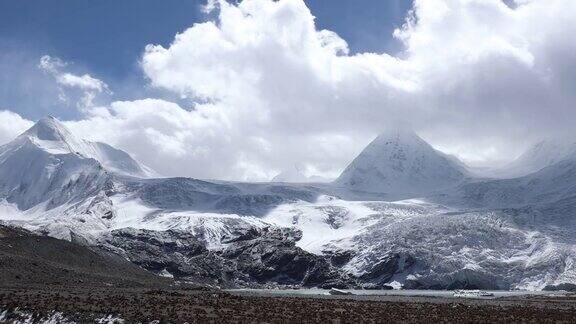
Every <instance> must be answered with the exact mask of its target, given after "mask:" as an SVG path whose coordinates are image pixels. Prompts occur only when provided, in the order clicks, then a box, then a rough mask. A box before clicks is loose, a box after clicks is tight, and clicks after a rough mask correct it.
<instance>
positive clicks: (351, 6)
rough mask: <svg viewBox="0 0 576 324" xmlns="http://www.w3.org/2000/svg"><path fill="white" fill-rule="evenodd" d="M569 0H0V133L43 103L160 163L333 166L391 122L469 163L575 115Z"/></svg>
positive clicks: (509, 150)
mask: <svg viewBox="0 0 576 324" xmlns="http://www.w3.org/2000/svg"><path fill="white" fill-rule="evenodd" d="M575 31H576V6H575V5H574V3H573V2H572V0H516V1H512V0H510V1H506V2H504V1H502V0H414V2H413V1H411V0H390V1H381V0H366V1H351V0H308V1H303V0H280V1H271V0H244V1H234V2H226V1H223V0H222V1H212V0H207V1H200V0H198V1H193V0H170V1H162V2H160V1H153V0H140V1H116V0H101V1H78V0H45V1H21V0H20V1H19V0H5V1H0V143H5V142H7V141H9V140H11V139H12V138H14V137H15V136H17V135H18V134H19V132H21V131H22V130H24V129H25V128H26V127H29V126H30V125H31V123H32V122H33V121H35V120H37V119H39V118H41V117H43V116H45V115H53V116H56V117H58V118H59V119H61V120H63V121H64V122H65V124H66V125H67V126H68V127H69V128H70V129H71V130H72V131H73V132H74V133H76V134H77V135H78V136H79V137H82V138H86V139H89V140H96V141H103V142H107V143H109V144H111V145H114V146H116V147H118V148H120V149H123V150H125V151H127V152H129V153H130V154H132V155H133V156H134V157H135V158H136V159H138V160H140V161H142V162H143V163H144V164H146V165H148V166H149V167H152V168H153V169H155V170H156V171H157V172H159V173H160V174H162V175H165V176H190V177H197V178H209V179H226V180H250V181H254V180H258V181H263V180H268V179H270V178H272V177H273V176H274V175H276V174H278V173H279V172H282V171H283V170H289V169H293V168H294V166H295V165H297V166H298V168H299V169H302V170H304V171H305V173H306V174H307V175H320V176H324V177H328V178H330V177H335V176H337V175H338V174H339V172H340V171H341V170H342V169H343V168H344V167H345V166H346V164H347V163H349V162H350V161H351V160H352V159H353V158H354V157H355V156H356V155H357V154H358V153H359V152H360V151H361V149H362V148H363V147H364V146H365V145H367V143H369V142H370V140H371V139H373V138H374V137H375V136H376V135H377V134H378V133H379V132H381V131H383V130H385V129H387V128H391V127H397V125H409V127H411V128H413V129H414V130H415V131H416V132H417V133H418V134H419V135H421V136H422V137H423V138H425V139H426V140H428V141H429V142H430V143H431V144H432V145H434V146H435V147H436V148H438V149H440V150H442V151H444V152H446V153H449V154H454V155H456V156H457V157H459V158H461V159H462V160H463V161H464V162H466V163H468V164H471V165H478V166H486V165H496V164H502V163H504V162H507V161H511V160H512V159H513V158H515V157H516V156H518V155H519V154H521V153H522V151H523V150H524V149H526V148H527V147H528V146H529V145H530V144H532V143H534V142H537V141H539V140H541V139H544V138H547V137H572V136H573V134H574V132H573V130H572V128H573V126H572V125H573V124H574V121H576V111H575V109H574V103H576V98H575V96H576V92H574V91H573V89H575V85H576V43H575V42H573V41H571V40H572V39H573V35H574V32H575Z"/></svg>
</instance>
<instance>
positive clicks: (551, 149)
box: [497, 139, 576, 178]
mask: <svg viewBox="0 0 576 324" xmlns="http://www.w3.org/2000/svg"><path fill="white" fill-rule="evenodd" d="M569 158H576V141H570V140H567V139H548V140H544V141H540V142H538V143H536V144H535V145H533V146H532V147H530V148H529V149H528V150H527V151H526V152H524V154H522V155H521V156H520V157H518V158H517V159H516V160H514V161H513V162H512V163H510V164H509V165H507V166H506V167H504V168H503V170H499V172H498V173H497V175H498V176H500V177H505V178H515V177H520V176H524V175H528V174H530V173H532V172H536V171H539V170H541V169H543V168H545V167H547V166H551V165H553V164H555V163H557V162H560V161H562V160H565V159H569Z"/></svg>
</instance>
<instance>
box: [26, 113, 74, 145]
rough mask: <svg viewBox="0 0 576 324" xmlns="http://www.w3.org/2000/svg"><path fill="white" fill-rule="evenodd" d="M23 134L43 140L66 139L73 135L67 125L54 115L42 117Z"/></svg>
mask: <svg viewBox="0 0 576 324" xmlns="http://www.w3.org/2000/svg"><path fill="white" fill-rule="evenodd" d="M23 135H24V136H28V137H35V138H37V139H39V140H43V141H66V140H67V139H69V138H72V137H73V135H72V134H71V133H70V131H69V130H68V129H67V128H66V126H64V124H62V122H60V121H59V120H58V119H56V118H55V117H53V116H46V117H44V118H42V119H40V120H39V121H38V122H36V124H34V125H33V126H32V127H31V128H30V129H28V130H27V131H26V132H24V134H23Z"/></svg>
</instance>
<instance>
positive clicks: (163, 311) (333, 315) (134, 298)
mask: <svg viewBox="0 0 576 324" xmlns="http://www.w3.org/2000/svg"><path fill="white" fill-rule="evenodd" d="M575 305H576V300H574V299H569V298H568V299H567V298H564V299H558V300H541V299H535V300H522V301H519V300H516V301H513V303H510V304H507V303H502V302H499V301H492V302H486V303H482V304H478V303H475V302H473V301H466V300H465V301H461V300H452V301H446V300H443V301H438V300H436V301H434V300H426V299H415V300H413V301H409V302H406V301H391V300H390V301H373V300H355V299H347V298H309V297H275V298H270V297H255V296H237V295H233V294H229V293H224V292H217V291H195V290H174V289H167V290H155V289H137V288H114V287H106V288H105V287H103V288H100V289H94V288H92V289H82V288H74V289H69V288H65V289H46V288H42V287H38V288H23V289H2V290H0V307H1V308H2V309H4V310H14V309H15V308H16V307H19V308H20V309H24V310H27V311H29V312H30V313H34V314H42V315H46V314H50V313H51V312H52V311H58V312H61V313H63V314H64V315H66V317H67V318H69V319H71V320H74V321H76V322H93V321H94V319H97V318H106V317H108V316H110V315H112V316H113V317H116V316H117V317H119V318H122V319H124V320H125V321H126V322H128V323H134V322H145V323H147V322H151V321H154V320H159V321H161V322H166V323H168V322H170V323H184V322H189V323H204V322H211V323H288V322H289V323H361V322H365V323H389V322H409V323H411V322H413V323H417V322H420V323H423V322H427V323H430V322H452V323H466V322H501V323H510V322H534V323H546V322H547V323H574V321H575V320H576V309H575V308H574V307H575ZM36 316H39V315H36ZM13 318H14V317H13ZM6 320H8V319H6Z"/></svg>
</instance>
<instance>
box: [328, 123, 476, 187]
mask: <svg viewBox="0 0 576 324" xmlns="http://www.w3.org/2000/svg"><path fill="white" fill-rule="evenodd" d="M464 177H465V170H464V168H463V167H462V166H461V165H459V164H458V163H456V162H455V161H453V159H452V158H451V157H449V156H447V155H446V154H444V153H442V152H439V151H437V150H435V149H434V148H433V147H432V146H431V145H430V144H428V143H427V142H426V141H424V140H423V139H422V138H420V137H419V136H418V135H417V134H416V133H415V132H413V131H411V130H409V129H405V128H402V129H391V130H387V131H385V132H383V133H381V134H380V135H378V137H376V138H375V139H374V140H373V141H372V142H371V143H370V144H369V145H368V146H367V147H366V148H365V149H364V150H363V151H362V152H361V153H360V155H358V157H356V159H354V161H352V163H350V165H348V167H347V168H346V169H345V170H344V172H342V174H341V175H340V177H339V178H338V179H337V180H336V181H335V183H336V184H337V185H339V186H342V187H347V188H349V189H353V190H357V191H366V192H383V193H422V192H427V191H430V190H435V189H439V188H442V187H446V186H449V185H451V184H454V183H458V182H459V181H460V180H462V179H463V178H464Z"/></svg>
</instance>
